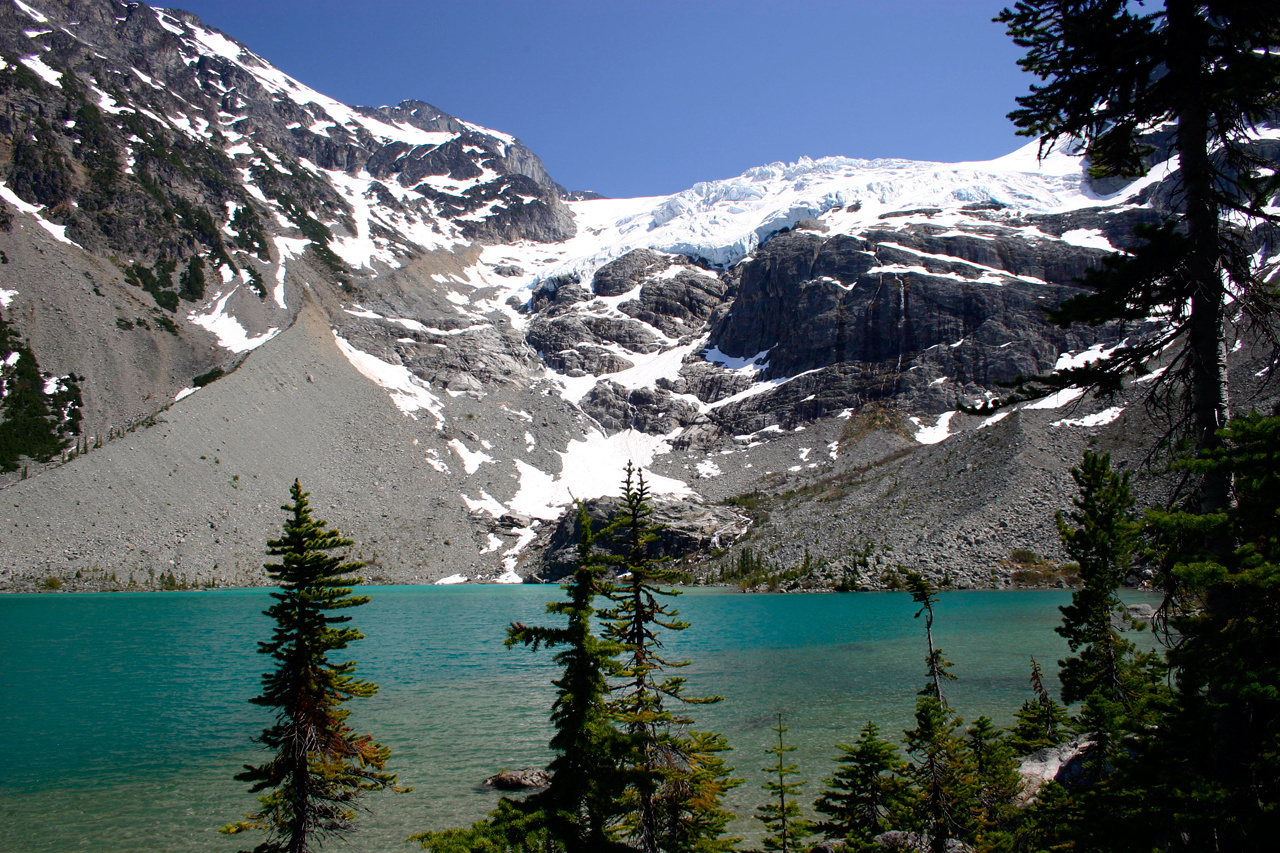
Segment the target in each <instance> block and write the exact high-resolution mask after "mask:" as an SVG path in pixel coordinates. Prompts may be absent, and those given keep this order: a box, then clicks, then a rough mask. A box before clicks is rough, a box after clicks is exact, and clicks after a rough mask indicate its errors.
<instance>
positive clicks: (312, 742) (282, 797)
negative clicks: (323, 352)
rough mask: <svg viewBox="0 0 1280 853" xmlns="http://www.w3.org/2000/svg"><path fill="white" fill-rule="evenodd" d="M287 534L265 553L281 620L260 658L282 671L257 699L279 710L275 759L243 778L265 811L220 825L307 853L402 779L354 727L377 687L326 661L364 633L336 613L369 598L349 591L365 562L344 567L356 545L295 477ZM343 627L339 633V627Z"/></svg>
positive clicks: (270, 744) (349, 667)
mask: <svg viewBox="0 0 1280 853" xmlns="http://www.w3.org/2000/svg"><path fill="white" fill-rule="evenodd" d="M290 496H291V497H292V502H291V503H289V504H286V505H285V506H283V507H281V509H283V510H284V511H285V512H287V513H289V517H288V518H287V519H286V520H285V523H284V530H283V535H282V536H281V537H280V538H279V539H272V540H270V541H268V542H267V553H268V555H270V556H273V557H279V558H280V562H278V563H267V564H266V566H265V568H266V569H267V573H268V575H269V576H270V577H271V579H272V580H274V581H277V582H278V583H279V584H280V589H279V591H278V592H273V593H271V597H272V598H274V599H275V600H276V603H275V604H273V605H272V606H271V607H270V608H269V609H268V610H266V611H264V612H265V614H266V615H267V616H270V617H271V618H272V619H274V620H275V623H276V624H275V629H274V631H273V632H272V637H271V639H270V640H269V641H267V642H264V643H259V644H258V651H259V652H260V653H262V654H265V655H270V656H271V658H272V659H273V660H274V661H275V664H276V668H275V669H274V670H273V671H272V672H268V673H265V674H264V675H263V676H262V695H260V696H256V697H254V698H253V699H251V700H250V701H251V702H253V703H254V704H255V705H261V706H264V707H267V708H274V709H276V720H275V723H274V724H273V725H272V726H270V727H269V728H267V729H265V730H264V731H263V732H262V735H261V736H259V737H258V739H257V740H258V742H259V743H261V744H262V745H263V747H265V748H266V749H269V750H274V752H275V754H274V755H273V756H272V757H271V759H270V760H268V761H267V762H266V763H265V764H260V765H257V766H253V765H245V772H243V773H240V774H238V775H237V776H236V779H238V780H240V781H242V782H249V783H251V785H252V787H251V788H250V789H249V790H250V791H251V792H252V793H259V792H261V791H269V793H267V794H265V795H263V796H261V797H259V798H258V801H259V802H260V803H261V806H262V807H261V808H260V809H259V810H258V811H257V812H254V813H252V814H248V815H246V816H245V818H246V819H245V820H243V821H238V822H236V823H233V824H228V825H227V826H225V827H223V828H222V831H223V832H226V833H231V834H234V833H238V832H243V831H246V830H250V829H260V830H265V831H266V832H267V833H268V835H269V838H268V840H267V841H264V842H263V843H262V844H260V845H258V846H257V847H256V848H254V850H255V853H284V852H285V851H288V853H307V851H313V850H317V849H318V848H319V844H320V842H321V841H322V840H323V839H324V838H325V837H326V836H331V835H341V834H342V833H343V832H345V831H346V830H349V829H351V828H352V827H353V825H354V824H353V819H354V817H355V810H354V808H353V805H354V804H355V801H356V800H357V798H358V797H359V796H361V795H362V794H364V793H366V792H370V791H380V790H383V789H386V788H393V789H395V790H400V789H396V788H395V779H396V777H395V774H394V773H387V772H385V767H386V762H387V759H388V757H390V754H391V750H390V749H388V748H387V747H385V746H383V745H382V744H379V743H375V742H374V740H373V738H372V737H370V736H369V735H362V734H357V733H356V732H355V731H354V730H352V728H351V727H350V726H348V725H347V723H346V719H347V716H348V715H349V714H350V711H348V710H346V709H344V708H342V705H343V703H345V702H346V701H347V700H349V699H352V698H367V697H369V696H372V695H373V694H374V693H376V692H377V690H378V686H377V685H376V684H373V683H372V682H369V681H363V680H360V679H357V678H356V677H355V669H356V664H355V661H345V662H342V663H337V662H334V661H331V660H330V659H329V655H330V654H331V653H333V652H338V651H341V650H343V649H345V648H346V647H347V645H348V644H349V643H352V642H354V641H356V640H359V639H361V638H362V637H363V635H362V634H361V633H360V632H359V631H357V630H356V629H355V628H352V627H349V626H347V625H346V623H347V622H350V621H351V617H350V616H346V615H336V614H334V613H333V612H332V611H336V610H346V609H348V608H351V607H358V606H359V605H361V604H365V603H367V602H368V600H369V599H368V597H367V596H356V595H352V594H351V587H352V586H354V585H356V584H359V583H360V582H361V579H360V578H358V577H353V576H351V575H350V573H351V572H355V571H358V570H359V569H360V568H361V566H362V564H361V563H358V562H343V561H342V558H341V557H340V556H338V555H335V554H332V553H330V552H332V551H336V550H338V549H342V548H348V547H350V546H351V545H352V544H353V543H352V542H351V540H349V539H343V538H342V536H341V534H339V533H338V531H337V530H332V529H326V527H327V524H326V523H325V522H324V521H321V520H319V519H313V518H312V517H311V507H310V504H309V503H308V501H307V497H308V494H307V493H306V492H304V491H302V486H301V485H300V484H299V483H298V481H297V480H295V481H294V483H293V487H292V488H291V489H290ZM339 626H341V627H339Z"/></svg>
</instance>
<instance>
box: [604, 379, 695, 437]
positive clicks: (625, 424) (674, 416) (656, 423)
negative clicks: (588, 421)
mask: <svg viewBox="0 0 1280 853" xmlns="http://www.w3.org/2000/svg"><path fill="white" fill-rule="evenodd" d="M579 406H580V407H581V409H582V411H583V412H585V413H586V414H588V415H590V416H591V417H592V418H594V419H595V420H596V422H597V423H599V424H600V426H602V427H603V428H604V429H606V430H608V431H609V432H617V431H619V430H625V429H637V430H640V431H641V432H647V433H652V434H655V435H666V434H668V433H670V432H671V431H672V430H674V429H676V428H677V427H684V426H688V425H689V424H692V423H694V422H695V421H697V420H698V418H699V414H698V409H697V407H695V406H693V405H692V404H690V403H688V402H686V401H685V400H680V399H677V398H675V397H674V396H672V394H671V392H670V391H666V390H664V389H661V388H636V389H634V390H632V389H628V388H624V387H622V386H621V385H619V384H617V383H616V382H610V381H608V380H607V379H606V380H601V381H600V382H597V383H596V385H595V387H594V388H592V389H591V391H590V392H589V393H588V394H587V396H586V397H584V398H583V399H582V402H581V403H580V404H579Z"/></svg>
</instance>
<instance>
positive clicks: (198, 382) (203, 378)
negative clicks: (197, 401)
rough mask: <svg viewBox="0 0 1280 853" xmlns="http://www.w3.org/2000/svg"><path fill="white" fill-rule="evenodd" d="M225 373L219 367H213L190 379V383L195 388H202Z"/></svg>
mask: <svg viewBox="0 0 1280 853" xmlns="http://www.w3.org/2000/svg"><path fill="white" fill-rule="evenodd" d="M225 375H226V371H225V370H223V369H222V368H221V367H214V368H212V369H210V370H208V371H206V372H204V373H201V374H200V375H199V376H197V377H196V378H194V379H192V380H191V384H192V385H194V386H195V387H197V388H203V387H204V386H206V385H208V384H209V383H210V382H216V381H217V380H219V379H221V378H222V377H223V376H225Z"/></svg>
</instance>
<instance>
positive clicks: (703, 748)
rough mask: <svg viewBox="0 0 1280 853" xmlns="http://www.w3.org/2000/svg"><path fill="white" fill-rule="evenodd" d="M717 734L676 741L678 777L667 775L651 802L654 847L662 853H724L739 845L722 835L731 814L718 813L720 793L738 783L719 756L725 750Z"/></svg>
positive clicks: (695, 734)
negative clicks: (655, 820) (655, 832)
mask: <svg viewBox="0 0 1280 853" xmlns="http://www.w3.org/2000/svg"><path fill="white" fill-rule="evenodd" d="M729 748H730V747H729V744H728V742H727V741H726V740H725V738H724V737H723V736H722V735H719V734H714V733H711V732H688V733H686V734H684V735H683V736H681V738H680V741H679V752H678V754H679V756H680V760H681V764H680V768H679V772H678V773H674V774H671V775H670V776H669V777H668V778H667V779H666V780H665V781H664V785H663V788H662V789H661V790H660V791H659V796H658V797H657V799H656V810H657V814H658V848H659V849H660V850H664V851H667V853H728V851H731V850H733V849H734V848H735V847H736V845H737V844H738V843H739V842H741V841H742V839H741V838H736V837H731V836H726V835H725V831H726V830H727V829H728V827H729V822H730V821H731V820H733V818H734V817H735V815H734V814H733V813H732V812H730V811H727V810H726V809H724V808H723V807H722V805H721V799H722V798H723V796H724V794H725V792H726V791H729V790H731V789H732V788H736V787H737V786H738V785H740V784H742V780H741V779H735V778H733V777H732V776H731V774H732V773H733V768H732V767H729V766H728V765H727V764H726V763H725V761H724V759H723V758H721V757H720V754H721V753H723V752H727V751H728V750H729Z"/></svg>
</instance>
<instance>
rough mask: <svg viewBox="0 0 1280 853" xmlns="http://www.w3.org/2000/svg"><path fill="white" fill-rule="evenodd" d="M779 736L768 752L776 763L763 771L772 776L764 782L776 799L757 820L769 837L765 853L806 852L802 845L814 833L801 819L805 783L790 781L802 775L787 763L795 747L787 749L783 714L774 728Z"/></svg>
mask: <svg viewBox="0 0 1280 853" xmlns="http://www.w3.org/2000/svg"><path fill="white" fill-rule="evenodd" d="M773 731H775V732H777V734H778V745H777V746H771V747H769V748H768V749H766V750H765V752H767V753H769V754H770V755H772V756H774V757H775V758H776V759H777V760H776V761H775V762H774V763H773V764H771V765H769V766H768V767H765V768H764V771H765V772H766V773H768V774H770V776H771V777H776V778H770V779H769V780H768V781H766V782H765V783H764V786H763V787H764V789H765V790H766V791H768V792H769V794H770V795H772V796H773V797H775V798H776V800H775V801H773V802H769V803H766V804H765V805H763V806H759V807H757V808H756V812H757V814H756V816H755V817H756V820H758V821H760V822H761V823H763V824H764V825H765V829H767V830H768V832H769V834H768V835H766V836H765V837H764V839H763V841H762V843H763V845H764V849H765V850H776V851H779V853H799V851H801V850H803V849H804V846H803V842H804V840H805V839H806V838H808V837H809V836H810V835H812V834H813V828H812V824H810V822H809V821H807V820H805V819H804V817H802V816H801V812H800V803H799V797H800V791H801V789H802V788H804V785H805V783H804V782H803V781H794V782H791V781H788V780H789V779H790V778H791V777H792V776H799V775H800V771H799V769H798V768H797V765H795V764H787V762H786V759H785V758H784V756H785V755H786V754H787V753H788V752H795V750H796V748H795V747H794V746H787V745H786V742H785V740H784V739H783V735H785V734H786V733H787V727H786V726H784V725H783V724H782V715H781V714H779V715H778V725H776V726H774V727H773Z"/></svg>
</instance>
